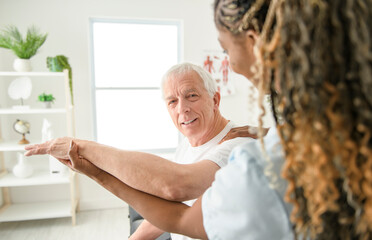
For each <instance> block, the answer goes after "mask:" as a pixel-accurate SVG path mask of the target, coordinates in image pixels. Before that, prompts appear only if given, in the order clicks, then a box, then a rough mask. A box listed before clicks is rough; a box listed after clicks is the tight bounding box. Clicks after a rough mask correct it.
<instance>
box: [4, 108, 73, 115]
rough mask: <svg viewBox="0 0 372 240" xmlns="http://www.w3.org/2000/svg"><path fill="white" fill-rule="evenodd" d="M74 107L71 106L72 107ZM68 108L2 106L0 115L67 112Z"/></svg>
mask: <svg viewBox="0 0 372 240" xmlns="http://www.w3.org/2000/svg"><path fill="white" fill-rule="evenodd" d="M71 108H72V107H70V109H71ZM66 112H67V111H66V108H30V109H13V108H2V109H0V115H5V114H39V113H42V114H53V113H66Z"/></svg>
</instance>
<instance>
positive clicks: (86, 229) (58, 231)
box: [0, 208, 129, 240]
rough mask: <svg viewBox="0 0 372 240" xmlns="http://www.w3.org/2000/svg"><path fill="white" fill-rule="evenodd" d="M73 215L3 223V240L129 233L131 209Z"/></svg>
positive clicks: (79, 239)
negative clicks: (73, 218) (72, 223)
mask: <svg viewBox="0 0 372 240" xmlns="http://www.w3.org/2000/svg"><path fill="white" fill-rule="evenodd" d="M76 221H77V224H76V226H72V225H71V218H57V219H46V220H33V221H23V222H6V223H0V239H1V240H49V239H51V240H86V239H87V240H103V239H110V240H119V239H120V240H122V239H128V236H129V219H128V209H127V208H120V209H105V210H99V211H83V212H79V213H77V218H76Z"/></svg>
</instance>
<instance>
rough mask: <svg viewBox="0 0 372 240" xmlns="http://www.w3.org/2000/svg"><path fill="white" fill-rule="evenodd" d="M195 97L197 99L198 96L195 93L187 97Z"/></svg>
mask: <svg viewBox="0 0 372 240" xmlns="http://www.w3.org/2000/svg"><path fill="white" fill-rule="evenodd" d="M196 97H198V95H197V94H195V93H192V94H190V95H189V98H196Z"/></svg>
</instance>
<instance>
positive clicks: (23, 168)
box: [13, 153, 34, 178]
mask: <svg viewBox="0 0 372 240" xmlns="http://www.w3.org/2000/svg"><path fill="white" fill-rule="evenodd" d="M17 158H18V163H17V165H15V166H14V167H13V174H14V176H16V177H19V178H27V177H29V176H31V175H32V173H33V172H34V169H33V168H32V166H31V165H29V164H28V163H27V161H26V159H25V156H24V155H23V154H22V153H17Z"/></svg>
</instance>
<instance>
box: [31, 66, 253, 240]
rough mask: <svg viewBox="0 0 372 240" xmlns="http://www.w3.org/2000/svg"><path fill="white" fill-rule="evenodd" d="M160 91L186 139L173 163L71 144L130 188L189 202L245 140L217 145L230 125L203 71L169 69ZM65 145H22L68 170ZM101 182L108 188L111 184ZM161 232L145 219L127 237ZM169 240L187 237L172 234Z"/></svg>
mask: <svg viewBox="0 0 372 240" xmlns="http://www.w3.org/2000/svg"><path fill="white" fill-rule="evenodd" d="M162 90H163V97H164V100H165V103H166V106H167V109H168V112H169V114H170V116H171V118H172V120H173V123H174V124H175V126H176V127H177V129H178V130H179V131H180V132H181V133H182V134H183V135H184V136H185V139H184V140H183V141H182V142H181V143H180V144H179V146H178V148H177V151H176V154H175V161H174V162H172V161H168V160H166V159H163V158H160V157H158V156H155V155H151V154H147V153H142V152H131V151H123V150H119V149H115V148H111V147H108V146H104V145H101V144H98V143H95V142H91V141H84V140H77V139H74V142H75V143H76V144H77V147H78V150H79V155H80V156H81V158H84V159H87V160H88V161H89V162H90V163H92V164H94V165H95V166H97V167H98V168H100V169H102V170H103V171H102V172H103V174H111V175H112V176H114V177H116V178H118V179H119V180H121V181H122V182H123V183H125V184H127V185H129V186H130V187H132V188H135V189H138V190H140V191H143V192H146V193H149V194H152V195H155V196H158V197H161V198H164V199H167V200H172V201H186V200H192V199H195V198H197V197H199V196H200V195H201V194H202V193H203V192H204V191H205V190H206V189H207V188H208V187H209V186H210V185H211V183H212V182H213V180H214V175H215V173H216V171H218V170H219V169H220V168H221V167H223V166H225V165H226V164H227V160H228V156H229V153H230V152H231V150H232V148H233V147H234V146H236V145H238V144H240V143H241V142H242V141H247V140H246V139H242V138H235V139H232V140H229V141H225V142H223V143H222V144H218V143H219V142H220V141H221V140H222V139H223V138H224V137H225V135H226V134H227V133H228V132H229V131H230V130H231V128H232V127H234V125H233V124H232V123H231V122H229V121H228V120H226V119H225V118H224V117H223V116H222V115H221V113H220V111H219V104H220V94H219V93H218V92H217V90H216V84H215V82H214V80H213V79H212V77H211V75H210V74H209V73H208V72H206V71H205V70H203V68H201V67H198V66H196V65H193V64H189V63H184V64H179V65H176V66H174V67H172V68H171V69H170V70H169V71H168V72H167V73H166V74H165V76H164V78H163V82H162ZM70 144H71V139H70V138H61V139H56V140H52V141H49V142H46V143H43V144H36V145H32V146H27V147H26V150H28V152H26V155H27V156H29V155H33V154H46V153H48V154H51V155H53V156H55V157H56V158H58V159H60V160H61V161H62V162H64V163H67V164H70V166H71V164H72V163H71V162H68V161H67V162H66V161H65V160H68V159H69V156H68V151H69V148H70ZM72 167H73V166H72ZM102 172H100V174H102ZM86 174H87V173H86ZM87 175H88V176H89V174H87ZM90 177H92V176H90ZM95 178H97V177H96V176H93V179H95ZM100 184H102V185H103V186H104V187H106V188H108V189H109V190H110V184H111V183H110V181H106V182H104V183H102V182H100ZM193 202H194V200H192V201H188V202H186V204H188V205H192V203H193ZM161 233H162V231H161V230H160V229H158V228H156V227H154V226H152V225H151V224H150V223H148V222H146V221H144V222H143V223H142V225H141V226H140V227H139V228H138V230H137V231H136V233H135V234H133V235H132V236H131V239H155V238H156V237H157V236H159V235H161ZM172 239H173V240H175V239H187V238H185V237H183V236H181V235H177V236H176V235H172Z"/></svg>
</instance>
